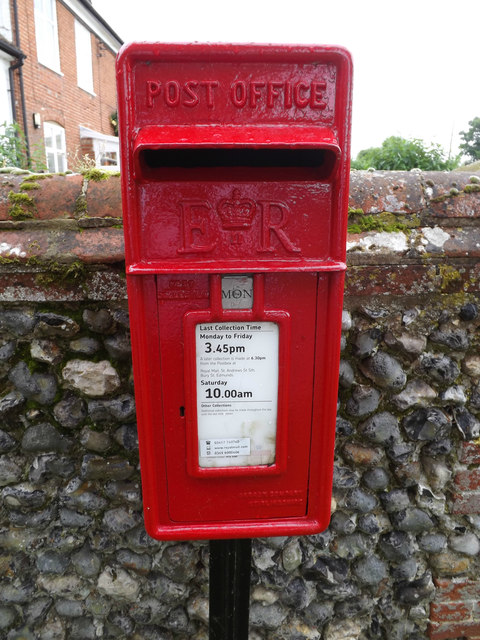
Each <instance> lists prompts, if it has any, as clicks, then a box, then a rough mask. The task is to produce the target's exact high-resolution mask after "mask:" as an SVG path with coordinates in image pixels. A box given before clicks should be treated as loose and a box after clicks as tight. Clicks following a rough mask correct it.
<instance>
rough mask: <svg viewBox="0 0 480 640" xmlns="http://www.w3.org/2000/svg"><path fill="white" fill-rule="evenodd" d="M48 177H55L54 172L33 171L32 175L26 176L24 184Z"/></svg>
mask: <svg viewBox="0 0 480 640" xmlns="http://www.w3.org/2000/svg"><path fill="white" fill-rule="evenodd" d="M46 178H53V173H32V174H31V175H30V176H25V178H24V179H23V182H22V184H25V182H38V181H39V180H45V179H46Z"/></svg>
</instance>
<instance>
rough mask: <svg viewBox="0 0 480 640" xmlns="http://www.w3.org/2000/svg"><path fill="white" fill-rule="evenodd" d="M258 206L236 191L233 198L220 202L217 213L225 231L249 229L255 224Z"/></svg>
mask: <svg viewBox="0 0 480 640" xmlns="http://www.w3.org/2000/svg"><path fill="white" fill-rule="evenodd" d="M255 209H256V205H255V202H254V201H253V200H250V199H249V198H242V197H241V196H240V191H239V190H238V189H234V190H233V193H232V197H231V198H224V199H223V200H220V202H219V203H218V205H217V212H218V215H219V216H220V220H221V221H222V227H223V228H224V229H247V228H248V227H250V225H251V224H252V222H253V217H254V215H255Z"/></svg>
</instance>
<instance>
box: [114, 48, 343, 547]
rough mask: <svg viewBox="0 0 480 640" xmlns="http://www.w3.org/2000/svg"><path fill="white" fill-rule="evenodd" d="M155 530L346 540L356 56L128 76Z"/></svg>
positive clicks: (269, 58)
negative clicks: (340, 522)
mask: <svg viewBox="0 0 480 640" xmlns="http://www.w3.org/2000/svg"><path fill="white" fill-rule="evenodd" d="M117 77H118V99H119V122H120V137H121V149H122V189H123V206H124V226H125V244H126V246H125V255H126V268H127V280H128V297H129V307H130V322H131V332H132V351H133V362H134V379H135V389H136V400H137V413H138V432H139V441H140V459H141V472H142V485H143V500H144V512H145V523H146V527H147V530H148V532H149V534H150V535H151V536H153V537H155V538H159V539H194V538H205V539H206V538H234V537H235V538H239V537H257V536H279V535H300V534H310V533H315V532H318V531H321V530H323V529H324V528H325V527H326V526H327V525H328V522H329V517H330V502H331V484H332V470H333V447H334V433H335V416H336V402H337V379H338V360H339V348H340V347H339V345H340V330H341V311H342V296H343V276H344V270H345V236H346V212H347V198H348V185H349V181H348V177H349V155H350V153H349V152H350V149H349V146H350V98H351V59H350V56H349V54H348V53H347V52H346V51H345V50H343V49H341V48H338V47H320V46H314V47H307V46H276V45H275V46H259V45H238V46H237V45H223V44H221V45H218V44H216V45H199V44H193V45H166V44H145V43H139V44H133V45H129V46H127V47H125V48H123V49H122V51H121V52H120V54H119V58H118V66H117Z"/></svg>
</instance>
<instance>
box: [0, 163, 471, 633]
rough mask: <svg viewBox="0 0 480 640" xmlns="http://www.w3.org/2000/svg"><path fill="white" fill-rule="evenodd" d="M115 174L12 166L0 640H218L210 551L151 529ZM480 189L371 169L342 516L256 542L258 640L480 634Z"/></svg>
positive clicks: (2, 418) (352, 337) (349, 322)
mask: <svg viewBox="0 0 480 640" xmlns="http://www.w3.org/2000/svg"><path fill="white" fill-rule="evenodd" d="M103 178H104V176H102V175H100V174H95V173H94V174H92V173H90V174H87V175H86V176H77V175H72V176H51V177H43V178H42V177H39V176H31V175H15V174H11V173H9V174H6V175H4V176H2V177H1V178H0V332H1V336H0V503H1V507H0V637H2V638H3V637H4V638H7V639H8V640H13V639H17V640H20V638H27V639H29V638H35V639H37V638H38V639H41V640H57V639H58V640H63V639H71V640H77V639H78V640H80V639H82V640H83V639H85V640H89V639H94V638H116V639H121V638H129V639H130V638H131V639H134V640H140V639H144V638H145V639H146V638H148V639H149V640H187V639H188V640H206V639H207V638H208V631H207V622H208V544H207V543H204V542H195V543H188V542H185V543H184V542H182V543H175V542H170V543H162V542H156V541H153V540H152V539H150V538H149V537H148V536H147V535H146V533H145V530H144V527H143V520H142V512H141V486H140V476H139V467H138V445H137V437H136V424H135V402H134V392H133V382H132V376H131V362H130V355H131V354H130V344H129V334H128V329H129V324H128V313H127V305H126V292H125V281H124V277H123V265H122V257H123V253H122V252H123V244H122V229H121V213H120V212H121V208H120V206H121V205H120V190H119V179H118V177H117V176H113V177H110V178H108V179H103ZM479 182H480V177H479V175H478V174H477V175H474V176H470V175H469V174H468V173H455V174H448V173H438V174H437V173H432V174H422V173H420V172H409V173H393V172H392V173H375V172H372V173H370V172H353V173H352V183H351V222H352V227H351V233H350V235H349V244H348V248H349V250H348V261H349V270H348V274H347V285H346V297H345V312H344V317H343V338H342V363H341V371H340V391H339V409H338V421H337V443H336V466H335V474H334V493H333V500H332V507H333V511H332V520H331V525H330V527H329V529H328V530H327V531H325V532H324V533H322V534H319V535H316V536H309V537H303V538H266V539H261V540H255V541H254V550H253V565H252V589H251V614H250V622H251V634H250V639H251V640H300V639H302V640H303V639H305V638H306V639H312V640H316V639H322V640H340V639H341V640H348V639H351V640H366V639H367V638H368V639H374V638H379V639H380V638H382V639H383V638H384V639H387V638H388V640H405V639H409V640H419V639H421V638H431V639H432V640H441V639H442V638H460V637H467V638H475V637H479V636H480V608H479V605H478V602H479V600H480V581H479V580H478V575H479V551H480V542H479V539H480V488H479V487H480V471H479V467H478V465H479V462H480V440H479V436H480V352H479V342H480V339H479V327H480V315H479V308H480V305H479V300H478V296H479V270H480V267H479V261H478V257H479V253H480V237H479V236H480V226H479V223H478V220H479V217H480V193H479V190H480V185H479ZM26 184H34V185H36V186H35V187H34V188H32V189H26V188H25V185H26ZM12 194H13V195H12ZM15 194H27V195H28V198H29V200H26V199H21V198H20V199H18V198H15ZM32 194H33V195H32ZM17 205H18V206H19V207H20V209H21V210H19V209H18V208H17V207H16V206H17ZM22 211H23V213H22ZM365 224H366V225H367V227H368V229H369V230H364V229H365ZM353 225H356V226H353Z"/></svg>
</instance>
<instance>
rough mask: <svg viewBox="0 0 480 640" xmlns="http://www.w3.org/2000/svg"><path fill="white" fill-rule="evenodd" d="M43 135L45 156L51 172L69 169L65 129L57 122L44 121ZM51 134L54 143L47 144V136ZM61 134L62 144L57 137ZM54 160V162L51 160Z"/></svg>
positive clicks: (61, 171)
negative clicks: (58, 142) (58, 143)
mask: <svg viewBox="0 0 480 640" xmlns="http://www.w3.org/2000/svg"><path fill="white" fill-rule="evenodd" d="M43 135H44V140H45V156H46V159H47V166H48V170H49V172H50V173H63V172H64V171H66V170H67V145H66V138H65V129H64V128H63V127H61V126H60V125H59V124H57V123H56V122H44V123H43ZM49 135H50V136H51V139H52V142H53V144H52V145H49V146H47V138H48V137H49ZM58 136H60V145H57V144H56V142H57V139H58ZM51 160H53V163H52V162H51Z"/></svg>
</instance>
